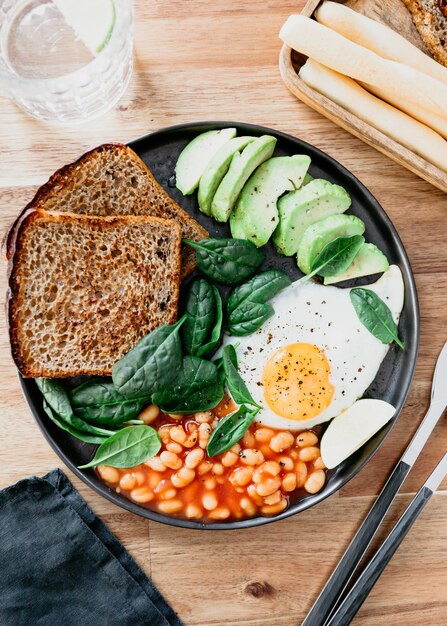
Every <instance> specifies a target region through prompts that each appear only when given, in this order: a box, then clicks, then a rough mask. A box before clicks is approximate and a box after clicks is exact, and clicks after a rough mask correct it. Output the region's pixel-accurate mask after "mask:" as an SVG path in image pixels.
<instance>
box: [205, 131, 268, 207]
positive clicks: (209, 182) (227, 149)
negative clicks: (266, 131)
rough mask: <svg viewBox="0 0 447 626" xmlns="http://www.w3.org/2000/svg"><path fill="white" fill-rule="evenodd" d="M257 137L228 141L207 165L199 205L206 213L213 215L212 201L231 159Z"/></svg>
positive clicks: (236, 138) (237, 138)
mask: <svg viewBox="0 0 447 626" xmlns="http://www.w3.org/2000/svg"><path fill="white" fill-rule="evenodd" d="M255 139H256V138H255V137H235V138H234V139H230V141H227V143H225V144H224V145H223V146H222V147H221V148H220V149H219V150H218V151H217V152H216V154H215V155H214V156H213V158H212V159H211V161H210V162H209V163H208V165H207V166H206V169H205V171H204V172H203V174H202V177H201V179H200V182H199V193H198V200H199V207H200V210H201V211H202V213H205V215H211V203H212V201H213V198H214V194H215V193H216V191H217V188H218V187H219V185H220V183H221V181H222V178H223V177H224V176H225V174H226V173H227V172H228V168H229V167H230V163H231V159H232V158H233V156H234V154H235V153H236V152H240V151H241V150H243V149H244V148H245V146H247V145H248V144H249V143H251V142H252V141H254V140H255Z"/></svg>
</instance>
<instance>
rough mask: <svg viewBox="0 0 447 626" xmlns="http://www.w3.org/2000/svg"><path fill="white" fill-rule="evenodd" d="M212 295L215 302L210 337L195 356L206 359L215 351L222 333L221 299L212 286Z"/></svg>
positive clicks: (215, 288)
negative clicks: (214, 317) (214, 313)
mask: <svg viewBox="0 0 447 626" xmlns="http://www.w3.org/2000/svg"><path fill="white" fill-rule="evenodd" d="M213 293H214V298H215V302H216V319H215V322H214V326H213V328H212V330H211V335H210V338H209V341H207V342H206V343H205V344H203V345H202V346H200V348H199V349H198V350H197V356H200V357H206V356H207V355H208V354H210V352H212V351H213V350H215V349H216V348H217V346H218V345H219V341H220V334H221V332H222V322H223V308H222V298H221V297H220V293H219V290H218V289H217V287H215V286H214V285H213Z"/></svg>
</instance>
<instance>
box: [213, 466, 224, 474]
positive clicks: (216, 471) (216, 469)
mask: <svg viewBox="0 0 447 626" xmlns="http://www.w3.org/2000/svg"><path fill="white" fill-rule="evenodd" d="M224 471H225V468H224V466H223V465H222V463H214V464H213V474H214V475H215V476H222V474H223V473H224Z"/></svg>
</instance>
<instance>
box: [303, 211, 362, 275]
mask: <svg viewBox="0 0 447 626" xmlns="http://www.w3.org/2000/svg"><path fill="white" fill-rule="evenodd" d="M364 232H365V224H364V223H363V222H362V220H361V219H359V218H358V217H356V216H355V215H345V214H344V213H339V214H338V215H330V216H329V217H326V218H325V219H323V220H320V221H319V222H315V224H311V225H310V226H308V227H307V228H306V230H305V231H304V234H303V236H302V238H301V243H300V247H299V248H298V267H299V268H300V270H301V271H302V272H304V274H309V273H310V272H311V270H312V264H313V262H314V261H315V259H316V257H317V256H318V255H319V254H320V252H321V251H322V250H323V248H324V246H326V245H327V244H328V243H329V242H330V241H333V240H334V239H337V238H338V237H352V235H363V233H364Z"/></svg>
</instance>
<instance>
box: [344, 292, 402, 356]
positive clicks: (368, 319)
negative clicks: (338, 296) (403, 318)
mask: <svg viewBox="0 0 447 626" xmlns="http://www.w3.org/2000/svg"><path fill="white" fill-rule="evenodd" d="M349 296H350V298H351V302H352V304H353V306H354V309H355V312H356V313H357V316H358V318H359V320H360V321H361V322H362V324H363V326H365V327H366V328H367V329H368V330H369V332H370V333H371V334H372V335H374V337H376V339H379V341H381V342H382V343H391V342H392V341H395V342H396V343H397V345H398V346H399V347H400V348H402V350H405V346H404V344H403V343H402V342H401V340H400V339H399V336H398V334H397V326H396V323H395V322H394V320H393V316H392V313H391V311H390V309H389V308H388V306H387V305H386V304H385V302H384V301H383V300H382V299H381V298H379V296H378V295H377V294H376V293H374V291H371V290H370V289H363V288H362V287H356V288H355V289H351V291H350V292H349Z"/></svg>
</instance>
